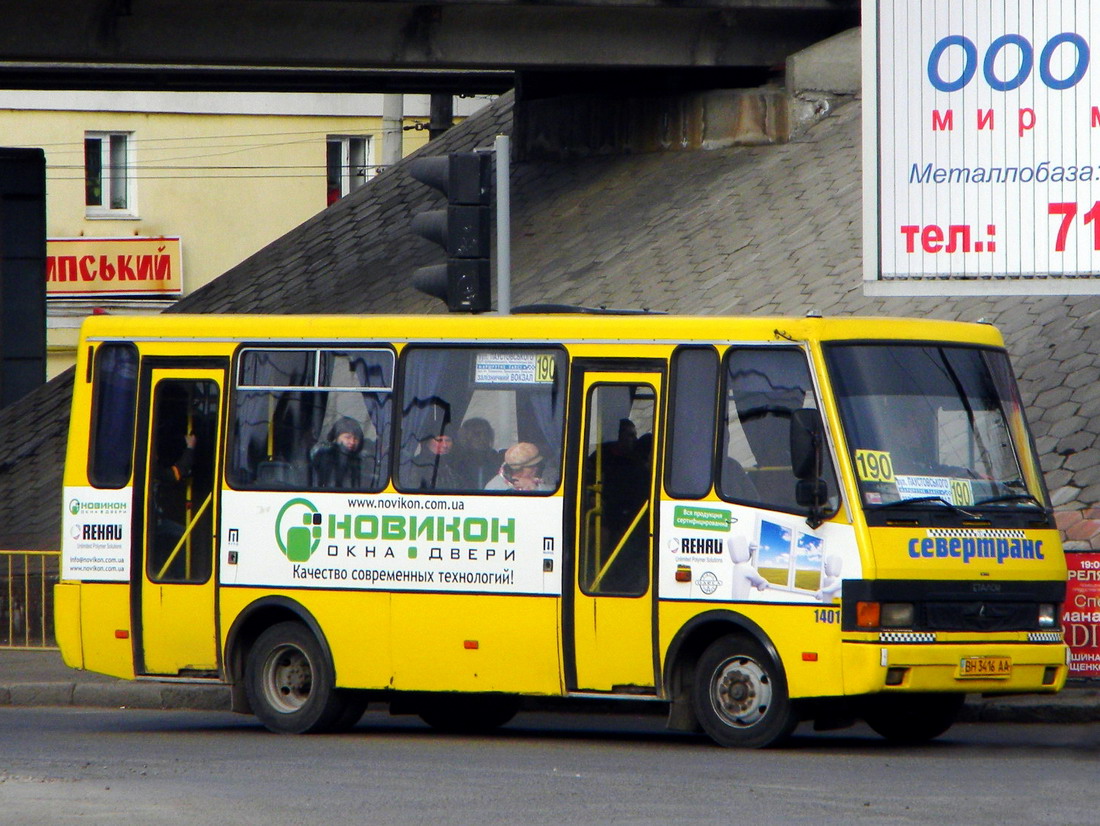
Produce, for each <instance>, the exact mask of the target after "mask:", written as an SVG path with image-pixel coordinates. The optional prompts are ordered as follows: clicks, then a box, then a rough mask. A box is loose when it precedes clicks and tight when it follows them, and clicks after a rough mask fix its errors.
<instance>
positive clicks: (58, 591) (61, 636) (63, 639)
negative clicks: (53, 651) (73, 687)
mask: <svg viewBox="0 0 1100 826" xmlns="http://www.w3.org/2000/svg"><path fill="white" fill-rule="evenodd" d="M53 606H54V608H53V628H54V638H55V639H56V640H57V647H58V648H59V649H61V659H62V661H63V662H64V663H65V665H67V666H69V668H83V667H84V652H83V650H82V649H81V647H80V583H78V582H59V583H58V584H57V585H54V586H53Z"/></svg>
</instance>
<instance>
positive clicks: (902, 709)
mask: <svg viewBox="0 0 1100 826" xmlns="http://www.w3.org/2000/svg"><path fill="white" fill-rule="evenodd" d="M965 700H966V695H965V694H897V695H892V696H881V695H880V696H877V697H872V698H870V699H869V700H868V705H867V708H866V709H865V710H864V712H863V719H864V720H866V721H867V725H869V726H870V727H871V728H872V729H873V730H874V732H875V733H876V734H879V735H881V736H882V737H885V738H886V739H887V740H889V741H890V742H891V743H899V744H906V745H913V744H915V743H926V742H928V741H929V740H933V739H935V738H936V737H939V736H940V735H941V734H943V733H944V732H946V731H947V730H948V729H949V728H951V726H952V725H954V724H955V718H957V717H958V716H959V711H960V710H961V709H962V706H963V702H964V701H965Z"/></svg>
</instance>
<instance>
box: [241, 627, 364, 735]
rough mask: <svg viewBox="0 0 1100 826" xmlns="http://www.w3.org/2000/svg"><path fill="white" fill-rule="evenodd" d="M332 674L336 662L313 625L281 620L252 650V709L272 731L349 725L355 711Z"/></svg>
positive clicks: (248, 687) (248, 676)
mask: <svg viewBox="0 0 1100 826" xmlns="http://www.w3.org/2000/svg"><path fill="white" fill-rule="evenodd" d="M333 674H334V671H333V668H332V664H331V663H330V662H329V661H328V657H327V656H326V655H325V653H324V651H323V650H322V648H321V645H320V644H319V643H318V642H317V638H316V637H314V636H313V634H312V633H311V632H310V631H309V629H307V628H306V627H305V626H303V625H301V624H300V623H297V622H281V623H279V624H278V625H273V626H271V628H268V629H267V630H266V631H264V632H263V633H262V634H260V636H259V637H258V638H257V639H256V642H255V644H254V645H253V646H252V648H251V649H250V650H249V652H248V658H247V660H246V662H245V674H244V679H245V691H246V692H247V694H248V701H249V703H250V704H251V706H252V711H253V713H254V714H255V715H256V717H258V718H259V720H260V722H261V723H263V724H264V725H265V726H266V727H267V728H268V729H270V730H271V731H274V732H276V733H279V734H313V733H317V732H323V731H332V730H334V729H337V728H340V727H346V726H347V720H348V718H349V717H351V716H353V715H352V714H351V713H350V712H352V709H349V708H347V706H346V703H345V698H344V697H343V695H342V694H341V693H340V692H339V691H337V689H336V687H335V685H334V683H335V680H334V677H333ZM359 713H360V714H362V708H360V709H359ZM352 724H354V720H353V721H352Z"/></svg>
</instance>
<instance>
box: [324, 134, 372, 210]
mask: <svg viewBox="0 0 1100 826" xmlns="http://www.w3.org/2000/svg"><path fill="white" fill-rule="evenodd" d="M327 150H328V154H327V163H326V167H327V169H328V203H329V204H330V205H331V204H334V203H336V202H337V201H338V200H340V199H341V198H343V197H344V196H345V195H347V194H349V193H351V192H354V191H355V190H357V189H358V188H359V187H361V186H362V185H363V184H365V183H366V182H367V180H368V179H369V178H371V177H373V176H374V167H373V166H371V165H369V164H368V163H367V158H369V157H370V138H367V137H363V136H362V135H358V136H344V137H341V136H339V135H330V136H329V138H328V147H327Z"/></svg>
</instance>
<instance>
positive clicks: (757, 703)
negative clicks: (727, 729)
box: [710, 657, 772, 728]
mask: <svg viewBox="0 0 1100 826" xmlns="http://www.w3.org/2000/svg"><path fill="white" fill-rule="evenodd" d="M710 701H711V705H712V706H713V707H714V711H715V713H716V714H717V715H718V716H719V717H721V718H722V719H723V720H724V721H725V722H726V724H727V725H730V726H735V727H737V728H747V727H749V726H754V725H756V724H757V723H759V722H760V721H761V720H762V719H764V716H765V715H766V714H767V713H768V707H769V706H770V705H771V701H772V686H771V679H770V678H769V677H768V673H767V672H766V671H765V670H764V669H763V668H762V667H761V666H760V664H759V663H758V662H756V661H755V660H752V659H750V658H748V657H731V658H729V659H728V660H726V661H725V662H724V663H722V664H721V665H720V666H719V667H718V668H716V669H715V670H714V676H713V677H712V678H711V681H710Z"/></svg>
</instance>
